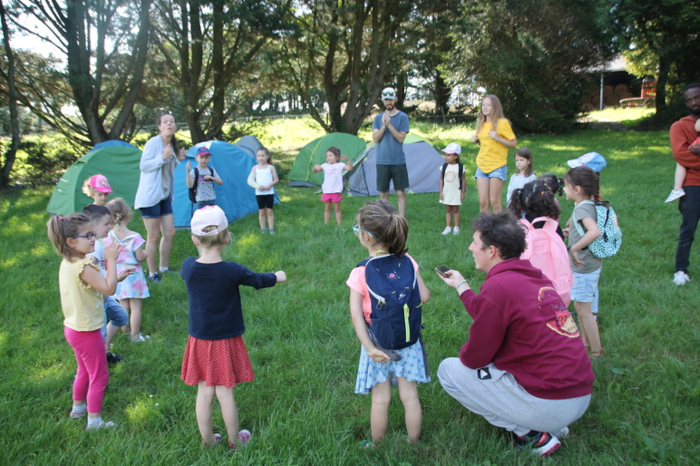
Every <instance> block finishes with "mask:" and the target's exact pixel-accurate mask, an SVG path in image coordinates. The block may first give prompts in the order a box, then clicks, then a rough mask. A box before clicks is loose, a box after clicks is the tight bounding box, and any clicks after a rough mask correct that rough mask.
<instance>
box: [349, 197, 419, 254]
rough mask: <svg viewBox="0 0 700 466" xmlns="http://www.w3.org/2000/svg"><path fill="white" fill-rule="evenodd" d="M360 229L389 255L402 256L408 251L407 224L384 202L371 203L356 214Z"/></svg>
mask: <svg viewBox="0 0 700 466" xmlns="http://www.w3.org/2000/svg"><path fill="white" fill-rule="evenodd" d="M357 222H358V223H359V224H360V227H361V228H362V229H363V230H365V231H367V232H369V233H370V234H371V235H372V238H374V239H375V241H377V242H378V243H379V244H381V245H383V246H385V247H386V248H387V249H388V251H387V252H388V253H389V254H394V255H396V256H399V257H400V256H403V255H404V254H405V253H406V252H408V249H407V248H406V239H407V238H408V222H407V221H406V219H405V218H403V217H402V216H400V215H399V214H398V213H396V210H395V209H394V206H392V205H391V204H389V203H388V202H386V201H382V200H379V201H371V202H368V203H367V204H365V205H364V206H363V207H362V208H360V210H359V211H358V212H357Z"/></svg>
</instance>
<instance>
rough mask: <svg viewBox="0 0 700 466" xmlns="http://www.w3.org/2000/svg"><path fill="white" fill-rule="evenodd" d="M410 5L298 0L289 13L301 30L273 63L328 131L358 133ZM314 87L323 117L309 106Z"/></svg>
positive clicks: (394, 54)
mask: <svg viewBox="0 0 700 466" xmlns="http://www.w3.org/2000/svg"><path fill="white" fill-rule="evenodd" d="M411 9H412V6H411V2H408V1H404V0H385V1H379V0H367V1H364V0H339V1H337V2H328V1H324V0H307V1H299V2H298V3H297V8H296V10H294V11H293V15H294V20H295V21H296V22H297V24H298V25H299V29H300V33H299V34H295V35H292V36H289V37H285V39H284V40H283V41H281V42H280V44H279V49H278V50H277V51H276V53H275V54H274V55H273V56H272V62H273V63H275V64H276V65H277V70H278V72H279V73H280V74H281V75H283V76H284V77H285V78H286V80H287V82H288V85H289V87H290V88H292V89H294V90H295V91H296V92H297V93H298V94H299V96H300V97H301V100H302V103H303V105H304V107H305V109H306V111H307V112H309V114H310V115H311V116H312V117H313V118H314V120H316V121H317V122H318V123H319V124H320V125H321V126H322V127H323V128H324V129H325V130H326V131H327V132H335V131H342V132H346V133H350V134H357V131H358V130H359V128H360V126H361V125H362V122H363V121H364V120H365V118H367V116H368V115H369V113H370V112H371V110H372V107H373V106H374V104H375V103H376V102H377V99H378V97H379V93H380V92H381V90H382V87H383V86H384V85H385V84H386V82H385V77H386V75H387V74H388V70H391V69H392V67H395V66H397V65H398V62H400V59H399V58H398V57H399V56H400V51H399V50H397V48H398V47H399V45H400V44H398V43H397V39H396V36H397V31H398V28H399V26H400V25H401V23H402V22H403V21H405V20H406V19H407V18H408V15H409V13H410V11H411ZM317 83H320V85H318V84H317ZM319 87H320V88H321V90H322V91H323V93H324V95H325V100H326V104H327V106H328V109H327V110H328V120H326V118H325V117H324V115H323V113H322V112H321V111H320V110H319V109H318V108H317V107H316V106H315V105H314V95H315V94H317V91H318V88H319ZM343 107H344V108H343Z"/></svg>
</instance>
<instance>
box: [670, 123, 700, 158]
mask: <svg viewBox="0 0 700 466" xmlns="http://www.w3.org/2000/svg"><path fill="white" fill-rule="evenodd" d="M684 123H685V122H684V121H677V122H675V123H674V124H673V125H671V130H670V131H669V136H670V137H671V150H672V151H673V158H674V159H676V162H678V163H679V164H681V165H683V166H684V167H686V168H694V169H700V157H698V156H700V144H693V141H694V140H695V139H696V138H697V133H696V132H695V128H693V126H692V125H685V124H684ZM686 126H687V127H686Z"/></svg>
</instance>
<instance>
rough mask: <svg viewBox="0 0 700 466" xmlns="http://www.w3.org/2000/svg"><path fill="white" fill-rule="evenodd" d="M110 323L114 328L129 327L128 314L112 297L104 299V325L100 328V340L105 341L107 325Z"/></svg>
mask: <svg viewBox="0 0 700 466" xmlns="http://www.w3.org/2000/svg"><path fill="white" fill-rule="evenodd" d="M108 322H111V323H112V325H114V326H115V327H123V326H125V325H129V314H128V313H127V312H126V309H124V308H123V307H122V305H121V304H119V301H117V300H116V299H114V298H113V297H112V296H106V297H105V325H104V327H102V338H104V339H105V340H106V339H107V323H108Z"/></svg>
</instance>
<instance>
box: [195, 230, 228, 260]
mask: <svg viewBox="0 0 700 466" xmlns="http://www.w3.org/2000/svg"><path fill="white" fill-rule="evenodd" d="M215 228H217V227H216V225H212V226H209V227H206V228H205V229H204V231H205V232H206V231H211V230H213V229H215ZM192 236H193V237H194V238H195V239H196V240H197V250H199V255H200V256H201V255H202V251H203V250H204V249H206V248H208V247H211V246H224V245H226V244H227V243H228V242H229V238H230V233H229V231H228V229H224V230H222V231H220V232H219V233H218V234H216V235H212V236H199V235H192Z"/></svg>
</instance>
